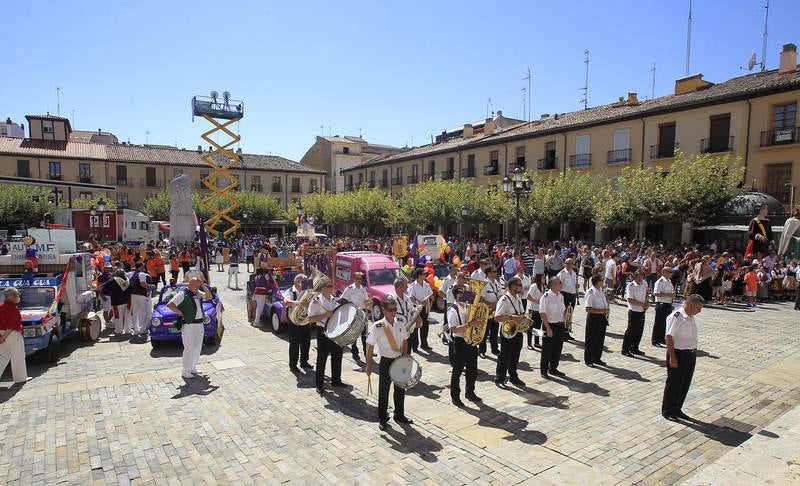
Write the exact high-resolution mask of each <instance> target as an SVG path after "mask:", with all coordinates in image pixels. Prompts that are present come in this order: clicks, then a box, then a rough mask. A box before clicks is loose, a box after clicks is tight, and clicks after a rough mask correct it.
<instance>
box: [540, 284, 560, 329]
mask: <svg viewBox="0 0 800 486" xmlns="http://www.w3.org/2000/svg"><path fill="white" fill-rule="evenodd" d="M566 310H567V309H566V307H564V297H562V296H561V292H559V293H555V292H553V291H552V290H548V291H547V292H545V293H544V295H542V298H541V299H539V314H544V315H546V316H547V322H549V323H553V322H564V311H566Z"/></svg>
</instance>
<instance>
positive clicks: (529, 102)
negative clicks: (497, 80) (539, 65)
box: [522, 66, 533, 123]
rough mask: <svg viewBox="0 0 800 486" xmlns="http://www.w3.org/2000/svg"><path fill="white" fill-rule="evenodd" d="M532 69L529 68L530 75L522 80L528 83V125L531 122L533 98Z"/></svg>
mask: <svg viewBox="0 0 800 486" xmlns="http://www.w3.org/2000/svg"><path fill="white" fill-rule="evenodd" d="M532 79H533V78H532V77H531V67H530V66H528V75H527V76H525V77H524V78H522V80H523V81H528V91H527V93H528V123H530V122H531V99H532V98H533V92H532V91H531V80H532Z"/></svg>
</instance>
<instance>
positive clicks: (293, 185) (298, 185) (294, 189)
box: [291, 184, 303, 194]
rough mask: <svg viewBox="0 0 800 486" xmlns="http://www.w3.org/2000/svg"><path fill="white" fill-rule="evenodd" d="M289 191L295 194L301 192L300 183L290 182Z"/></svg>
mask: <svg viewBox="0 0 800 486" xmlns="http://www.w3.org/2000/svg"><path fill="white" fill-rule="evenodd" d="M291 192H293V193H295V194H297V193H301V192H303V190H302V189H300V184H296V185H295V184H292V188H291Z"/></svg>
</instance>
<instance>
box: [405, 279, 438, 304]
mask: <svg viewBox="0 0 800 486" xmlns="http://www.w3.org/2000/svg"><path fill="white" fill-rule="evenodd" d="M408 293H409V294H410V295H411V296H412V297H414V299H416V300H417V303H419V304H427V303H428V302H427V301H428V299H430V297H431V296H432V295H433V290H432V289H431V286H430V285H428V282H426V281H424V280H423V281H422V283H419V282H417V281H416V280H414V281H413V282H411V285H409V286H408Z"/></svg>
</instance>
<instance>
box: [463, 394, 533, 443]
mask: <svg viewBox="0 0 800 486" xmlns="http://www.w3.org/2000/svg"><path fill="white" fill-rule="evenodd" d="M462 410H464V411H466V412H467V413H469V414H471V415H474V416H476V417H478V425H481V426H483V427H493V428H496V429H502V430H505V431H506V432H508V433H509V434H511V435H509V436H508V437H506V438H505V440H508V441H511V440H518V441H520V442H523V443H525V444H530V445H538V444H544V443H545V442H547V436H546V435H545V434H543V433H542V432H539V431H537V430H528V429H527V427H528V421H527V420H523V419H520V418H517V417H514V416H513V415H510V414H508V413H506V412H502V411H500V410H497V409H496V408H494V407H491V406H489V405H486V404H485V403H478V409H474V408H470V407H464V408H462Z"/></svg>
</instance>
